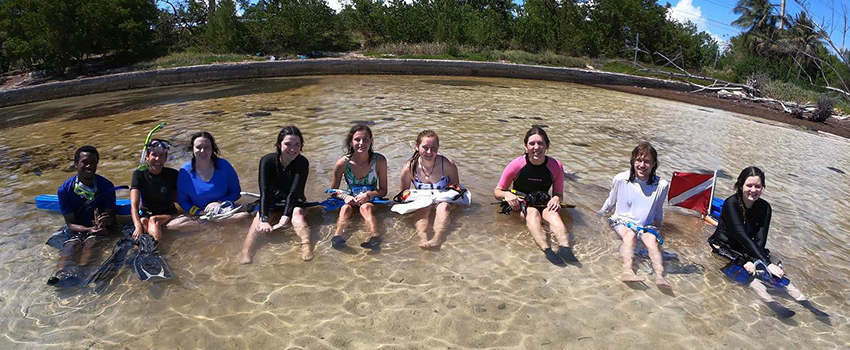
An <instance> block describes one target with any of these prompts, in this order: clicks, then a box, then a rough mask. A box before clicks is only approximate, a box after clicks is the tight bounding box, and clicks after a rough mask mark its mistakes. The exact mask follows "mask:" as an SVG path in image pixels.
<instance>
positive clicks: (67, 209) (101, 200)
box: [56, 174, 115, 243]
mask: <svg viewBox="0 0 850 350" xmlns="http://www.w3.org/2000/svg"><path fill="white" fill-rule="evenodd" d="M77 186H81V188H83V189H85V190H86V191H85V192H89V193H93V196H91V197H89V198H85V197H86V196H85V195H80V194H77V193H75V192H74V188H75V187H77ZM114 187H115V185H113V184H112V181H109V180H107V179H106V178H105V177H103V176H100V175H97V174H95V175H94V188H90V187H88V186H86V185H83V184H82V183H78V180H77V176H76V175H74V176H71V178H69V179H68V180H66V181H65V182H64V183H63V184H62V185H61V186H59V190H58V191H57V193H56V194H57V196H58V197H59V211H60V212H62V215H68V214H74V221H73V222H71V223H72V224H77V225H82V226H85V227H90V226H92V225H93V224H94V210H95V209H97V210H98V211H99V212H101V213H103V212H104V211H106V210H107V209H113V210H114V209H115V190H113V188H114ZM81 192H82V191H81ZM69 231H70V230H69ZM91 237H93V235H91V234H90V233H88V232H77V231H71V236H70V238H69V239H68V240H66V241H65V243H67V242H70V241H80V242H82V241H85V240H86V239H88V238H91Z"/></svg>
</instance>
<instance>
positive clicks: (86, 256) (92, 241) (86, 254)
mask: <svg viewBox="0 0 850 350" xmlns="http://www.w3.org/2000/svg"><path fill="white" fill-rule="evenodd" d="M96 244H97V237H95V236H88V237H86V240H85V241H83V249H82V251H81V252H80V262H79V265H80V266H86V265H88V264H89V260H90V259H91V255H92V251H94V246H95V245H96Z"/></svg>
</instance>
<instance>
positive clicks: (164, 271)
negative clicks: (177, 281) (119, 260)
mask: <svg viewBox="0 0 850 350" xmlns="http://www.w3.org/2000/svg"><path fill="white" fill-rule="evenodd" d="M156 246H157V243H156V240H154V239H153V236H151V235H149V234H147V233H144V234H142V235H141V236H140V237H139V255H137V256H136V259H135V260H133V267H134V268H135V269H136V273H137V274H138V275H139V279H140V280H142V281H147V280H149V279H154V280H167V279H169V278H171V271H170V270H169V269H168V264H166V263H165V259H163V258H162V256H161V255H159V252H158V251H157V250H156Z"/></svg>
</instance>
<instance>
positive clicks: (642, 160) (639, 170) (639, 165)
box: [632, 153, 655, 181]
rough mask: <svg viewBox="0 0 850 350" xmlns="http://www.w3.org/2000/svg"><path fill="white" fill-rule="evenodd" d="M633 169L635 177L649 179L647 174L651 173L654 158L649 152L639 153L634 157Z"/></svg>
mask: <svg viewBox="0 0 850 350" xmlns="http://www.w3.org/2000/svg"><path fill="white" fill-rule="evenodd" d="M632 166H633V167H634V169H635V177H636V178H638V179H641V180H643V181H647V180H649V175H650V174H652V168H654V167H655V159H653V158H652V155H651V154H648V153H641V154H639V155H638V156H637V157H635V162H634V164H633V165H632Z"/></svg>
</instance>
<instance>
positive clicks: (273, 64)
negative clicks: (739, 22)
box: [0, 59, 689, 107]
mask: <svg viewBox="0 0 850 350" xmlns="http://www.w3.org/2000/svg"><path fill="white" fill-rule="evenodd" d="M347 74H349V75H350V74H385V75H442V76H471V77H496V78H517V79H538V80H551V81H564V82H571V83H581V84H590V85H596V84H599V85H631V86H640V87H648V88H662V89H672V90H681V91H686V90H688V89H689V86H688V85H687V84H684V83H681V82H676V81H669V80H662V79H656V78H647V77H639V76H632V75H626V74H618V73H607V72H599V71H591V70H585V69H576V68H560V67H546V66H531V65H521V64H513V63H496V62H471V61H450V60H406V59H359V60H351V59H317V60H304V61H270V62H248V63H229V64H213V65H205V66H191V67H179V68H169V69H161V70H154V71H141V72H131V73H121V74H113V75H106V76H100V77H93V78H83V79H77V80H70V81H62V82H55V83H46V84H41V85H35V86H30V87H25V88H20V89H13V90H8V91H3V92H0V107H7V106H13V105H19V104H25V103H31V102H38V101H46V100H52V99H58V98H64V97H71V96H81V95H88V94H96V93H102V92H110V91H119V90H128V89H138V88H146V87H154V86H165V85H179V84H191V83H201V82H211V81H223V80H237V79H256V78H271V77H290V76H305V75H347Z"/></svg>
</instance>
